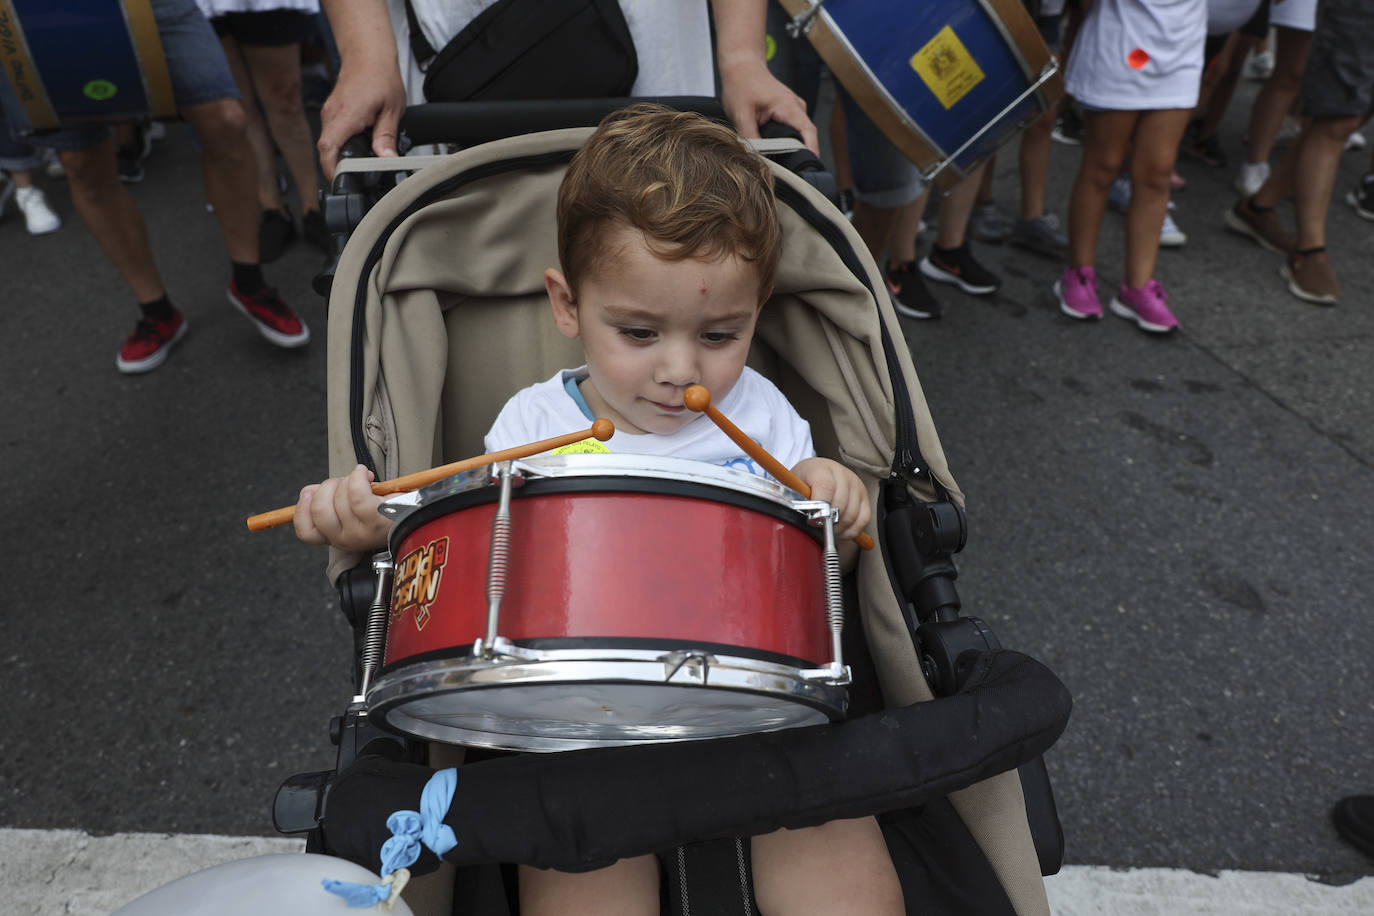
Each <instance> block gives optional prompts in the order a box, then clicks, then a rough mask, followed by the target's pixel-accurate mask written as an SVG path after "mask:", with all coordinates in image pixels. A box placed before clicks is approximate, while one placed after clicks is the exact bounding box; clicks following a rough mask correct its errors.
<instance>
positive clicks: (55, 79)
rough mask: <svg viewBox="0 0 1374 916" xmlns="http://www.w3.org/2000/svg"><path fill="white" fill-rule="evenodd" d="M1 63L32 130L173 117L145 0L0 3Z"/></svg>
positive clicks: (169, 85)
mask: <svg viewBox="0 0 1374 916" xmlns="http://www.w3.org/2000/svg"><path fill="white" fill-rule="evenodd" d="M0 63H3V65H4V68H5V75H6V76H7V77H8V78H9V81H10V86H11V87H12V88H13V89H14V94H15V95H16V96H17V97H18V99H19V103H20V105H22V106H23V108H24V112H25V114H26V115H27V116H28V121H29V129H30V130H34V131H39V130H54V129H56V128H60V127H69V126H73V125H78V124H90V123H111V122H118V121H128V120H133V119H137V118H147V117H152V118H168V117H172V116H174V115H175V114H176V102H175V100H174V99H173V97H172V81H171V77H170V76H169V75H168V73H167V61H166V58H165V57H164V56H163V53H162V41H161V39H160V38H158V33H157V22H156V21H155V20H154V19H153V11H152V7H151V6H150V5H149V3H148V0H0Z"/></svg>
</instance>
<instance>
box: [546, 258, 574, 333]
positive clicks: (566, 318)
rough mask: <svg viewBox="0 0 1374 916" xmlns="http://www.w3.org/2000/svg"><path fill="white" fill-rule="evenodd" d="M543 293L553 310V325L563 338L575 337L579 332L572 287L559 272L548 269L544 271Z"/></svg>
mask: <svg viewBox="0 0 1374 916" xmlns="http://www.w3.org/2000/svg"><path fill="white" fill-rule="evenodd" d="M544 291H545V292H546V293H548V294H549V305H550V306H552V308H553V323H554V325H555V326H556V327H557V328H558V332H559V333H560V334H562V335H563V336H564V337H568V338H573V337H576V336H577V335H578V333H579V331H580V326H579V324H578V321H577V302H575V301H574V300H573V292H572V287H571V286H569V285H568V278H567V277H565V276H563V272H562V271H561V270H555V269H554V268H552V267H550V268H549V269H548V270H546V271H544Z"/></svg>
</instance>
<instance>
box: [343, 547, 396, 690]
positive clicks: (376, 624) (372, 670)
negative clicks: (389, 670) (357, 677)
mask: <svg viewBox="0 0 1374 916" xmlns="http://www.w3.org/2000/svg"><path fill="white" fill-rule="evenodd" d="M395 571H396V564H395V563H393V562H392V559H391V554H390V553H389V552H388V551H385V550H383V551H381V552H380V553H378V554H375V555H374V556H373V557H372V573H373V575H374V576H376V579H377V582H376V587H375V589H374V590H373V593H372V606H371V607H369V608H368V609H367V631H366V633H365V635H364V636H363V653H362V663H363V664H362V668H363V671H362V681H361V683H360V684H359V685H358V695H357V696H355V697H354V698H353V700H354V702H364V703H365V702H366V698H367V688H368V687H369V686H370V685H371V683H372V675H374V674H376V673H377V666H378V664H380V663H381V661H382V653H383V651H384V649H385V642H386V618H387V612H388V610H389V607H388V605H389V603H390V601H391V579H392V576H393V574H394V573H395Z"/></svg>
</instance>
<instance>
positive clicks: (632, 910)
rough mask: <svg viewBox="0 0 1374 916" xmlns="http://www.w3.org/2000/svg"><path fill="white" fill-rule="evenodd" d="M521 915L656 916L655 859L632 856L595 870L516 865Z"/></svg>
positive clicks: (656, 868)
mask: <svg viewBox="0 0 1374 916" xmlns="http://www.w3.org/2000/svg"><path fill="white" fill-rule="evenodd" d="M520 913H521V916H602V914H605V913H615V914H616V916H658V859H657V858H656V857H654V856H636V857H635V858H633V859H621V860H620V861H619V862H616V863H615V864H614V865H608V866H607V867H605V868H598V869H597V870H596V871H588V872H579V873H576V874H573V873H571V872H562V871H554V870H553V869H540V868H530V867H529V866H527V865H521V866H520Z"/></svg>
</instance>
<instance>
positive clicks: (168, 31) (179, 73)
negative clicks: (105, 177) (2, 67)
mask: <svg viewBox="0 0 1374 916" xmlns="http://www.w3.org/2000/svg"><path fill="white" fill-rule="evenodd" d="M151 6H152V8H153V16H154V18H156V19H157V34H158V37H159V38H161V40H162V52H163V54H164V55H165V56H166V58H167V72H168V74H169V75H170V76H171V79H172V96H173V98H175V100H176V105H177V108H178V109H183V108H186V107H187V106H190V105H199V104H202V103H204V102H214V101H218V100H219V99H236V98H238V97H239V90H238V86H237V85H235V83H234V74H233V73H231V72H230V70H229V62H228V61H226V60H225V59H224V49H223V48H222V47H221V46H220V43H219V38H218V37H217V36H216V35H215V30H214V29H212V28H210V23H209V22H207V21H206V20H205V16H204V15H202V14H201V12H200V8H199V7H198V6H196V0H151ZM0 83H3V84H4V85H3V86H0V103H3V104H4V107H5V115H6V116H7V118H8V119H9V121H10V124H11V125H12V126H14V127H15V128H17V130H18V132H19V133H21V134H26V133H28V128H29V120H28V117H27V116H26V115H25V114H24V109H23V108H22V107H21V106H20V105H19V101H18V99H16V98H14V93H13V91H12V90H10V89H9V81H8V80H0ZM109 133H110V129H109V128H108V127H106V126H104V125H82V126H79V127H68V128H63V129H61V130H52V131H43V132H41V133H35V134H32V135H30V136H26V137H25V138H24V139H25V140H26V141H28V142H31V143H33V144H34V145H35V146H46V147H50V148H51V149H57V150H83V149H90V148H91V147H92V146H95V145H96V144H97V143H100V142H101V141H103V140H104V139H105V138H106V137H107V136H109Z"/></svg>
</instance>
